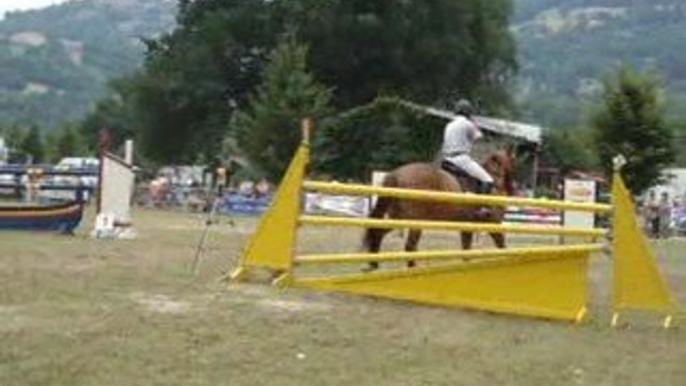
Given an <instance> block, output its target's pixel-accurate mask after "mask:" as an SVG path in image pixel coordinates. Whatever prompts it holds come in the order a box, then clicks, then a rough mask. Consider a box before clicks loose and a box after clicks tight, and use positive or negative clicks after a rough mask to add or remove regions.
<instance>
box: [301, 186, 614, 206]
mask: <svg viewBox="0 0 686 386" xmlns="http://www.w3.org/2000/svg"><path fill="white" fill-rule="evenodd" d="M303 187H304V188H305V189H306V190H309V191H314V192H320V193H328V194H341V195H351V196H369V195H377V196H385V197H395V198H401V199H408V200H423V201H436V202H445V203H451V204H462V205H489V206H510V205H511V206H521V207H534V208H547V209H557V210H574V211H582V212H600V213H602V212H610V211H611V210H612V206H611V205H606V204H589V203H582V202H566V201H559V200H546V199H536V198H522V197H506V196H493V195H478V194H473V193H450V192H437V191H430V190H419V189H401V188H385V187H380V186H370V185H359V184H340V183H331V182H318V181H305V182H304V183H303Z"/></svg>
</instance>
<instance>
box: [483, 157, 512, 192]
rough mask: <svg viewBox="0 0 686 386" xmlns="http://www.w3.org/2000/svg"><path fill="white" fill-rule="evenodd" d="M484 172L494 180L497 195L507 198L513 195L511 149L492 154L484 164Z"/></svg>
mask: <svg viewBox="0 0 686 386" xmlns="http://www.w3.org/2000/svg"><path fill="white" fill-rule="evenodd" d="M484 168H485V169H486V171H487V172H488V173H489V174H490V175H491V176H493V179H494V180H495V189H496V191H497V192H498V193H500V194H504V195H507V196H513V195H514V194H515V189H514V184H513V179H512V173H513V171H514V154H513V151H512V149H511V148H507V149H505V150H504V151H502V152H497V153H494V154H492V155H491V156H490V157H488V159H487V160H486V163H485V164H484Z"/></svg>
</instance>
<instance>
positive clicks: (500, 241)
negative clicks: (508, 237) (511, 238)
mask: <svg viewBox="0 0 686 386" xmlns="http://www.w3.org/2000/svg"><path fill="white" fill-rule="evenodd" d="M490 235H491V238H492V239H493V243H495V246H496V247H498V248H501V249H502V248H505V234H504V233H497V232H491V233H490Z"/></svg>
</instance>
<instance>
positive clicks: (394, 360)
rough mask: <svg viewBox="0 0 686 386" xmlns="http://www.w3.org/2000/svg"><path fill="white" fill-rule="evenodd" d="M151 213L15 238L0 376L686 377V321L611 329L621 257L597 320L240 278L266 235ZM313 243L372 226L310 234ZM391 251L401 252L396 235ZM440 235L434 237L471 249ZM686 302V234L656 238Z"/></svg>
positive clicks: (334, 245)
mask: <svg viewBox="0 0 686 386" xmlns="http://www.w3.org/2000/svg"><path fill="white" fill-rule="evenodd" d="M203 219H204V218H203V217H202V216H199V215H190V214H178V213H165V212H152V211H138V212H137V213H136V220H135V222H136V228H137V231H138V233H139V237H138V238H137V239H136V240H132V241H93V240H91V239H89V238H88V237H87V232H88V231H89V230H90V226H91V224H92V222H91V221H90V220H86V221H84V223H83V224H82V226H81V228H80V233H79V234H78V235H77V236H75V237H66V236H55V235H44V234H31V233H0V385H2V386H15V385H16V386H27V385H50V386H57V385H64V386H77V385H88V386H100V385H126V386H133V385H165V386H171V385H318V386H324V385H360V386H363V385H374V386H380V385H451V386H452V385H529V386H531V385H534V386H536V385H541V386H543V385H546V386H550V385H618V386H619V385H621V386H629V385H654V386H668V385H675V386H676V385H686V332H685V329H684V328H685V326H686V318H684V315H683V313H682V314H681V315H680V316H679V318H678V320H677V321H676V322H677V324H679V325H680V327H678V328H675V329H672V330H669V331H665V330H662V329H661V328H660V327H659V326H660V319H659V318H658V317H655V316H643V315H636V316H635V317H632V318H631V321H632V323H631V324H630V325H629V326H625V327H623V328H621V329H618V330H612V329H611V328H610V327H609V325H608V324H609V318H610V310H609V298H610V282H609V262H608V259H607V258H603V257H599V258H598V259H595V260H594V263H593V271H592V286H591V292H592V299H591V318H590V320H589V321H588V322H587V323H585V324H583V325H580V326H579V325H570V324H564V323H556V322H548V321H541V320H530V319H524V318H518V317H510V316H503V315H495V314H489V313H485V312H475V311H466V310H459V309H444V308H438V307H426V306H417V305H412V304H407V303H401V302H393V301H386V300H375V299H370V298H364V297H354V296H345V295H331V294H321V293H309V292H301V291H296V290H289V291H286V292H280V291H279V290H277V289H275V288H273V287H268V286H261V285H250V284H245V285H235V284H231V285H227V284H226V283H223V282H221V281H220V279H221V278H222V276H223V275H224V274H225V273H226V272H229V271H230V269H231V268H233V267H235V265H236V262H237V258H238V256H239V253H240V250H241V248H242V246H243V244H244V243H245V241H246V239H247V238H248V236H249V235H250V234H251V232H252V230H253V229H254V226H255V222H254V221H253V220H250V219H239V220H237V224H236V227H231V226H229V224H228V222H227V221H225V220H224V221H222V223H220V224H218V225H216V226H214V227H213V228H212V232H211V233H210V235H209V239H208V240H207V243H206V250H205V252H204V254H203V255H202V264H201V265H200V270H199V272H198V273H197V275H194V274H193V273H192V272H191V265H192V261H193V257H194V252H195V247H196V245H197V243H198V239H199V237H200V234H201V231H202V229H203V227H204V224H203ZM301 241H302V242H301V248H302V249H303V250H307V251H354V250H355V249H356V248H357V246H358V243H359V231H354V230H345V231H340V230H331V229H305V230H304V231H303V234H302V238H301ZM389 244H390V245H389V246H388V248H389V249H390V248H400V240H399V239H398V238H397V237H391V242H390V243H389ZM456 244H457V237H453V236H452V235H450V237H449V235H447V234H438V235H435V236H434V237H430V238H427V239H425V240H424V242H423V244H422V246H424V247H425V248H429V247H432V246H444V247H445V246H448V245H456ZM656 250H657V252H658V255H659V260H660V266H661V268H662V270H663V272H665V273H666V274H667V276H668V280H669V283H670V286H671V288H672V290H673V291H674V292H675V293H676V296H677V298H678V299H679V301H680V303H681V304H682V306H683V305H686V242H685V241H679V240H666V241H660V242H658V243H657V244H656Z"/></svg>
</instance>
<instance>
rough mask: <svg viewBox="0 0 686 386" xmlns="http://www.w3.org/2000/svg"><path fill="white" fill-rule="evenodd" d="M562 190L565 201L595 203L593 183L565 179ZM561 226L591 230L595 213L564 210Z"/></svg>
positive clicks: (594, 184) (594, 186) (594, 185)
mask: <svg viewBox="0 0 686 386" xmlns="http://www.w3.org/2000/svg"><path fill="white" fill-rule="evenodd" d="M564 189H565V190H564V199H565V201H571V202H585V203H594V202H595V197H596V183H595V181H589V180H571V179H565V183H564ZM562 225H564V226H565V227H577V228H586V229H592V228H593V227H594V225H595V213H593V212H578V211H571V210H566V211H565V212H564V214H563V216H562Z"/></svg>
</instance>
